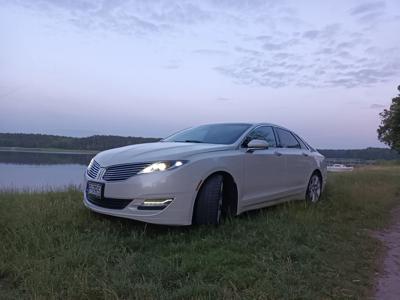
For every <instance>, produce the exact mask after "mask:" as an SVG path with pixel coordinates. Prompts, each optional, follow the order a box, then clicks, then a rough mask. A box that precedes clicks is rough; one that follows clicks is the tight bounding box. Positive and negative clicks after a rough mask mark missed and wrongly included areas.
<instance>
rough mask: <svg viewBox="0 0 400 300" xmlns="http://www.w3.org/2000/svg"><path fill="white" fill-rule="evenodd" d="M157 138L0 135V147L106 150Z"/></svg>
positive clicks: (149, 141)
mask: <svg viewBox="0 0 400 300" xmlns="http://www.w3.org/2000/svg"><path fill="white" fill-rule="evenodd" d="M159 140H160V139H158V138H145V137H135V136H127V137H124V136H116V135H93V136H89V137H69V136H59V135H48V134H26V133H0V147H24V148H56V149H69V150H106V149H110V148H116V147H122V146H127V145H132V144H142V143H151V142H156V141H159Z"/></svg>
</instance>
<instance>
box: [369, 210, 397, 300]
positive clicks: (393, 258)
mask: <svg viewBox="0 0 400 300" xmlns="http://www.w3.org/2000/svg"><path fill="white" fill-rule="evenodd" d="M374 236H375V237H376V238H378V239H379V240H381V241H382V242H383V243H384V245H385V248H386V253H385V256H384V257H383V259H382V264H383V265H382V268H381V270H380V272H379V273H378V276H377V282H376V290H375V298H376V299H378V300H381V299H382V300H383V299H384V300H391V299H393V300H398V299H400V207H398V208H396V209H395V210H393V224H392V225H391V226H390V227H389V228H388V229H386V230H383V231H380V232H376V233H374Z"/></svg>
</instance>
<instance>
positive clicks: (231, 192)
mask: <svg viewBox="0 0 400 300" xmlns="http://www.w3.org/2000/svg"><path fill="white" fill-rule="evenodd" d="M326 174H327V172H326V164H325V162H324V157H323V156H322V155H321V154H320V153H318V152H317V151H316V150H314V149H313V148H312V147H311V146H309V145H308V144H307V143H306V142H305V141H304V140H303V139H302V138H300V137H299V136H298V135H297V134H295V133H294V132H292V131H290V130H288V129H285V128H283V127H281V126H276V125H273V124H245V123H225V124H209V125H202V126H198V127H194V128H189V129H186V130H183V131H180V132H178V133H176V134H174V135H172V136H170V137H168V138H165V139H163V140H161V141H160V142H157V143H148V144H139V145H132V146H126V147H121V148H116V149H111V150H107V151H104V152H101V153H99V154H97V155H96V156H95V157H94V158H93V160H92V161H91V162H90V164H89V166H88V169H87V172H86V174H85V186H86V189H85V193H84V204H85V205H86V206H87V207H88V208H89V209H91V210H93V211H95V212H98V213H101V214H107V215H113V216H118V217H123V218H129V219H134V220H139V221H144V222H148V223H156V224H168V225H190V224H218V223H219V222H220V219H221V215H224V214H233V215H238V214H240V213H242V212H244V211H248V210H252V209H257V208H261V207H265V206H270V205H274V204H277V203H280V202H284V201H289V200H300V199H306V200H309V201H311V202H316V201H318V200H319V198H320V195H321V192H322V190H323V187H324V185H325V183H326V176H327V175H326Z"/></svg>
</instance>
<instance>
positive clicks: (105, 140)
mask: <svg viewBox="0 0 400 300" xmlns="http://www.w3.org/2000/svg"><path fill="white" fill-rule="evenodd" d="M159 140H160V139H159V138H145V137H133V136H127V137H124V136H115V135H93V136H89V137H81V138H78V137H68V136H59V135H48V134H25V133H0V147H24V148H54V149H68V150H93V151H101V150H106V149H111V148H116V147H122V146H127V145H132V144H142V143H151V142H156V141H159ZM319 152H321V154H323V155H324V156H325V157H327V158H344V159H363V160H379V159H384V160H392V159H400V155H399V154H398V153H397V152H396V151H394V150H390V149H386V148H367V149H349V150H329V149H320V150H319Z"/></svg>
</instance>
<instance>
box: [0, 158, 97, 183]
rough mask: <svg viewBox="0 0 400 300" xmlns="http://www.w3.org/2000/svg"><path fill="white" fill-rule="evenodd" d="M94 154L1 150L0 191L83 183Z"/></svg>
mask: <svg viewBox="0 0 400 300" xmlns="http://www.w3.org/2000/svg"><path fill="white" fill-rule="evenodd" d="M93 156H94V154H79V153H68V152H65V153H59V152H55V153H51V152H46V153H43V152H18V151H0V190H4V189H16V190H50V189H52V190H54V189H56V190H62V189H65V188H66V187H68V186H70V185H74V186H81V184H82V182H83V176H84V173H85V170H86V166H87V165H88V164H89V162H90V160H91V159H92V157H93Z"/></svg>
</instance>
